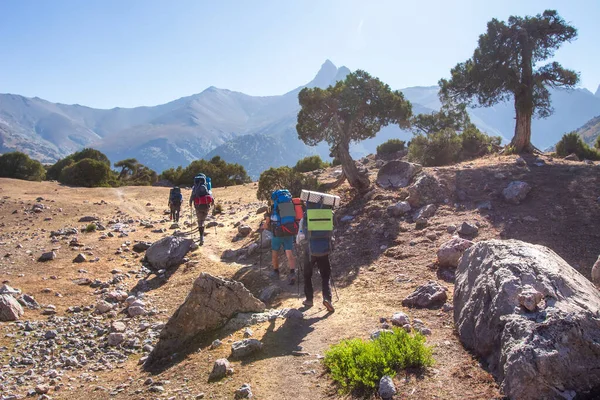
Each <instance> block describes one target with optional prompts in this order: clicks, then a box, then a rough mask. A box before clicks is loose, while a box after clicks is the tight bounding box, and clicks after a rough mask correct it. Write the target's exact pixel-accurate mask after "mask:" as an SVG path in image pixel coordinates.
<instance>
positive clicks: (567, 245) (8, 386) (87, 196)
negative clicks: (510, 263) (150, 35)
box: [0, 156, 600, 400]
mask: <svg viewBox="0 0 600 400" xmlns="http://www.w3.org/2000/svg"><path fill="white" fill-rule="evenodd" d="M516 158H517V157H516V156H493V157H488V158H484V159H479V160H476V161H473V162H466V163H462V164H459V165H454V166H448V167H440V168H424V170H425V172H427V173H428V174H430V175H431V176H434V177H436V178H437V180H438V182H439V183H440V186H439V193H436V196H437V198H438V199H439V201H438V202H437V203H436V205H435V207H434V208H433V209H432V210H433V213H432V214H431V215H430V216H428V217H427V218H426V219H425V221H422V220H421V221H419V218H417V216H415V215H414V214H415V213H416V212H417V210H418V208H414V209H413V210H412V211H411V212H409V213H407V214H405V215H403V216H397V217H394V216H392V215H390V213H389V211H388V207H390V206H393V205H395V204H397V203H398V202H399V201H402V200H405V199H406V197H407V195H408V193H407V191H406V190H405V189H393V188H392V189H384V188H381V187H377V186H374V189H373V190H372V191H371V192H369V193H368V194H367V195H366V196H359V195H357V194H356V193H355V192H354V190H352V189H350V188H349V187H348V186H346V185H343V186H341V187H340V188H338V189H336V193H337V194H339V195H340V196H341V198H342V207H341V208H340V209H339V210H338V211H337V212H336V218H337V228H336V247H335V251H334V253H333V255H332V257H331V259H332V265H333V277H334V283H335V288H336V291H334V306H335V308H336V311H335V312H334V313H327V312H326V310H325V308H324V307H323V306H322V305H321V304H320V302H319V301H317V302H315V306H314V307H312V308H310V309H304V308H301V307H302V304H301V301H302V299H303V295H302V294H301V293H300V296H298V287H297V286H296V285H293V286H290V285H288V284H287V282H286V279H285V278H286V274H285V272H287V270H288V269H287V265H286V263H283V266H282V270H283V272H284V273H283V274H282V276H281V278H280V280H276V281H275V280H274V279H273V278H271V277H269V275H268V272H269V271H270V268H271V267H270V258H271V257H270V250H263V251H260V250H257V249H256V248H255V247H256V246H253V245H252V244H253V243H255V242H257V241H259V236H260V235H259V234H258V233H257V232H256V230H257V229H258V226H259V223H260V221H261V220H262V218H263V214H262V213H257V210H258V209H259V208H260V207H262V206H264V205H265V204H264V203H261V202H258V201H257V200H256V190H257V184H256V183H252V184H247V185H244V186H236V187H228V188H219V189H215V190H214V192H215V197H216V199H217V203H220V204H222V206H223V213H222V214H219V215H216V216H214V217H213V216H211V217H210V220H209V222H211V224H210V225H216V226H211V227H210V228H208V229H207V236H206V239H205V245H204V246H202V247H198V248H195V249H194V250H193V251H191V252H190V253H188V254H187V258H186V259H185V260H184V262H183V263H182V264H181V265H180V266H179V267H176V268H173V269H171V270H168V271H166V272H165V273H162V272H161V273H159V274H158V275H155V274H151V275H149V274H148V271H147V270H146V269H145V268H143V266H142V259H143V258H144V250H145V247H146V246H145V245H144V244H143V242H156V241H157V240H159V239H161V238H163V237H165V236H168V235H171V234H173V233H176V234H178V235H182V236H185V237H189V238H196V239H197V232H196V231H194V229H193V228H192V226H191V224H190V221H193V219H192V218H191V214H190V212H191V210H190V208H189V207H187V204H186V203H187V196H189V194H190V191H189V190H184V192H183V194H184V207H183V209H182V216H181V220H180V221H179V226H177V227H176V226H173V225H172V221H169V218H168V215H167V214H166V213H165V211H166V208H167V207H166V206H167V197H168V188H156V187H122V188H118V189H114V188H98V189H83V188H70V187H65V186H61V185H59V184H57V183H51V182H42V183H35V182H25V181H18V180H10V179H0V277H1V278H2V283H4V284H6V285H8V286H10V287H11V288H14V289H16V290H18V291H20V292H19V293H14V297H15V298H21V299H23V298H25V300H27V299H31V298H33V301H32V300H28V301H29V303H27V304H28V306H27V305H26V306H24V307H23V309H24V314H23V315H22V316H21V318H20V319H19V320H18V321H15V322H0V396H2V398H3V399H9V398H22V397H23V398H24V397H25V396H27V395H28V393H29V394H31V395H34V396H39V397H40V398H53V399H72V400H74V399H82V398H85V399H89V400H92V399H107V398H114V399H200V398H233V395H234V392H235V391H236V390H237V389H238V388H240V386H242V384H244V383H248V384H250V386H251V388H252V393H253V394H254V396H255V397H256V398H259V399H320V398H351V396H350V395H341V394H339V393H338V391H337V388H336V387H335V385H334V384H333V383H332V381H331V379H330V377H329V376H328V374H327V373H326V371H325V369H324V367H323V366H322V362H321V359H322V355H323V354H324V353H325V352H326V351H327V349H328V348H329V346H331V345H332V344H335V343H338V342H339V341H340V340H342V339H347V338H355V337H360V338H365V339H367V338H368V337H369V335H370V334H371V333H372V332H373V331H375V330H377V329H380V328H381V327H382V323H386V322H385V321H389V319H390V318H391V316H392V315H393V314H394V313H395V312H398V311H403V312H405V313H406V314H407V315H409V316H410V318H411V320H412V321H413V322H412V323H413V326H416V325H421V326H422V327H425V328H427V329H426V330H427V331H429V332H428V334H427V344H428V345H430V346H432V347H433V355H434V358H435V365H434V366H433V367H432V368H429V369H427V370H426V371H406V372H403V373H402V375H400V376H398V377H396V379H395V380H396V387H397V388H398V391H399V393H398V395H397V398H403V399H404V398H412V399H495V398H497V399H500V398H502V394H501V393H500V390H499V387H498V385H497V383H496V382H495V380H494V379H493V377H492V376H491V374H490V373H489V372H487V371H486V369H485V368H484V367H485V366H482V365H481V364H480V362H479V360H477V359H476V358H475V357H474V356H473V355H472V354H470V353H469V352H468V351H466V350H465V349H464V348H463V346H462V344H461V342H460V341H459V339H458V336H457V335H456V332H455V329H454V320H453V312H452V304H453V302H452V299H453V289H454V284H453V282H454V272H453V271H452V270H451V269H447V268H440V267H439V266H438V264H437V261H436V258H437V256H436V252H437V250H438V248H439V247H440V245H441V244H442V243H444V242H446V241H448V240H449V239H451V238H452V237H453V235H455V234H456V232H457V231H458V232H460V234H461V236H463V237H467V238H469V239H471V240H473V241H475V242H478V241H482V240H486V239H492V238H499V239H520V240H523V241H526V242H530V243H535V244H542V245H545V246H547V247H549V248H550V249H552V250H554V251H555V252H556V253H557V254H558V255H560V256H561V257H562V258H564V259H565V260H566V261H567V262H568V263H569V264H570V265H571V266H573V267H574V268H575V269H577V270H578V271H579V272H581V273H582V274H583V275H584V276H586V277H588V278H589V277H590V271H591V268H592V265H593V264H594V262H595V261H596V259H597V257H598V254H599V252H600V250H599V249H600V233H599V232H598V230H597V229H595V228H596V225H597V221H599V220H600V197H599V196H600V182H599V176H600V167H599V166H597V165H593V164H592V165H590V164H586V163H583V162H569V161H563V160H556V159H554V160H552V159H551V158H550V157H548V156H540V157H539V158H535V157H531V158H525V160H524V161H525V162H524V163H518V162H516ZM361 163H362V164H363V165H364V166H365V167H366V168H367V169H368V170H369V172H370V174H371V180H372V182H374V181H375V180H376V177H377V173H378V171H379V168H380V167H381V166H382V165H383V162H382V161H381V160H376V159H375V157H374V156H369V157H367V158H365V159H363V160H361ZM317 175H318V176H319V178H320V180H322V181H328V180H333V179H334V177H335V175H336V169H335V168H332V169H329V170H324V171H320V172H319V173H317ZM512 181H523V182H526V183H527V184H529V185H530V186H531V191H530V192H529V193H528V194H527V197H526V198H525V199H524V200H523V201H522V202H521V203H520V204H512V203H508V202H506V201H505V200H504V199H503V196H502V191H503V190H504V189H505V188H506V187H507V185H508V184H509V183H510V182H512ZM85 217H89V218H85ZM88 220H89V221H92V222H83V221H88ZM80 221H81V222H80ZM212 222H214V224H213V223H212ZM465 222H466V223H468V225H469V226H470V227H471V228H474V230H472V231H470V232H469V231H468V229H466V230H462V229H461V225H462V224H463V223H465ZM91 223H93V224H95V228H97V229H95V230H92V227H89V228H88V225H90V224H91ZM238 225H247V226H249V227H250V228H251V229H252V232H251V233H250V234H249V235H247V236H238V232H239V230H238ZM86 228H88V229H89V230H90V232H86ZM195 235H196V236H195ZM136 245H137V246H136ZM136 250H137V251H139V252H137V251H136ZM47 252H54V255H55V258H54V259H51V260H49V261H45V262H43V261H39V258H40V256H42V254H43V253H47ZM78 254H82V255H83V256H84V258H85V260H82V261H83V262H75V261H74V260H75V259H76V257H77V256H78ZM201 272H206V273H209V274H211V275H215V276H221V277H224V278H227V279H234V280H237V281H241V282H242V283H244V285H245V286H246V287H247V288H248V289H249V290H250V291H251V292H252V293H253V294H254V295H255V296H256V297H259V296H261V294H263V290H264V289H265V288H267V287H269V286H272V285H275V286H277V287H278V288H279V289H278V290H277V291H280V293H279V294H276V295H275V296H273V297H271V298H270V299H269V300H268V302H267V306H268V308H272V309H277V310H281V309H300V311H302V312H303V316H302V318H281V317H280V318H274V319H272V320H270V321H264V322H258V323H257V324H253V325H251V326H250V327H249V329H250V330H251V332H246V335H251V336H252V337H253V338H256V339H259V340H260V341H261V342H262V343H263V349H262V350H261V351H260V352H257V353H256V354H254V355H252V356H250V357H248V358H244V359H242V361H232V367H233V368H234V373H233V375H230V376H227V377H226V378H224V379H222V380H221V381H219V382H209V380H208V377H209V374H210V372H211V369H212V367H213V363H214V361H215V360H216V359H219V358H227V357H228V356H229V354H230V350H231V343H232V342H234V341H236V340H240V339H241V338H243V337H244V329H239V330H236V331H233V332H232V331H230V330H217V331H214V332H210V333H209V334H208V335H207V336H205V337H204V338H203V339H202V340H201V341H199V342H198V343H194V345H193V346H188V348H186V349H185V351H184V352H182V353H179V354H173V356H172V357H171V360H170V361H169V362H167V363H164V364H162V365H161V366H160V368H155V369H153V370H151V371H150V372H147V371H145V370H144V369H143V368H142V366H141V365H140V360H141V359H143V357H146V356H147V355H148V353H149V352H150V351H151V350H152V348H153V347H154V346H155V345H156V343H157V341H158V340H159V334H160V331H161V330H162V328H163V327H164V324H165V323H166V322H167V321H168V320H169V318H170V317H171V316H172V315H173V313H174V312H175V311H176V310H177V308H178V307H179V306H180V305H181V304H182V303H183V302H184V300H185V298H186V296H187V294H188V292H189V291H190V289H191V287H192V284H193V282H194V280H195V279H196V278H197V277H198V276H199V275H200V273H201ZM316 277H317V280H318V274H316ZM429 281H435V282H437V283H439V284H440V285H442V286H444V287H445V288H447V291H446V293H447V297H448V299H447V301H446V302H445V303H444V304H442V305H439V306H435V307H430V308H409V307H405V306H403V305H402V300H403V299H404V298H406V297H407V296H408V295H410V294H411V293H412V292H413V291H414V290H415V289H416V288H417V287H419V286H421V285H423V284H426V283H428V282H429ZM315 288H316V289H317V295H316V298H315V300H320V283H319V282H316V284H315ZM301 291H302V283H300V292H301ZM23 295H28V296H23ZM131 295H133V296H135V299H132V300H131V301H134V300H135V301H138V303H137V304H138V305H140V307H142V308H143V313H140V315H136V316H130V314H131V312H130V311H128V307H127V305H126V304H129V303H128V302H129V301H130V300H129V299H128V300H125V298H127V297H129V296H131ZM25 300H23V301H25ZM104 301H107V302H108V304H109V310H107V311H106V312H102V313H100V312H98V307H99V303H101V302H104ZM25 303H26V301H25ZM34 303H37V304H38V305H39V307H36V305H35V304H34ZM415 319H418V320H420V321H421V323H419V322H415V321H414V320H415ZM115 334H117V335H115ZM111 335H112V336H111ZM214 339H219V340H220V341H222V345H221V346H219V347H216V348H213V347H211V343H212V342H213V340H214ZM11 396H13V397H11ZM44 396H46V397H44Z"/></svg>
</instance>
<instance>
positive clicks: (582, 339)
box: [454, 240, 600, 399]
mask: <svg viewBox="0 0 600 400" xmlns="http://www.w3.org/2000/svg"><path fill="white" fill-rule="evenodd" d="M531 288H533V289H534V290H535V291H536V292H539V294H535V293H533V292H532V291H531ZM527 292H529V293H531V296H529V295H527V296H525V297H524V296H523V293H527ZM540 297H541V300H540ZM544 299H545V301H544ZM538 300H540V302H539V303H538ZM523 303H525V304H526V305H527V306H525V307H523V305H524V304H523ZM535 303H537V308H536V310H537V311H535V312H533V313H532V312H530V311H529V310H528V308H527V307H529V308H533V304H535ZM599 313H600V293H599V292H598V290H597V289H596V288H595V287H594V286H593V284H592V283H591V282H589V281H588V280H587V279H586V278H585V277H584V276H583V275H581V274H580V273H579V272H577V270H575V269H574V268H572V267H571V266H570V265H568V264H567V263H566V262H565V261H564V260H563V259H562V258H560V257H559V256H558V255H557V254H556V253H555V252H553V251H552V250H550V249H548V248H546V247H544V246H540V245H534V244H529V243H525V242H521V241H517V240H502V241H500V240H489V241H485V242H480V243H477V244H475V245H474V246H473V247H471V248H470V249H468V250H467V251H466V252H465V254H464V255H463V257H462V259H461V262H460V264H459V266H458V269H457V273H456V284H455V289H454V322H455V326H456V330H457V332H458V335H459V338H460V340H461V342H462V343H463V345H464V346H465V347H466V348H467V349H469V350H471V351H473V352H474V353H475V354H477V356H479V357H481V358H482V359H483V360H486V361H487V363H488V367H489V370H490V371H491V372H492V374H493V375H495V377H496V379H497V380H498V382H499V383H500V386H501V390H502V392H503V393H504V394H505V395H506V396H507V397H508V398H514V399H517V398H519V399H529V398H530V399H541V398H547V399H559V398H570V399H572V398H574V397H575V394H580V393H588V392H590V391H591V390H593V389H595V388H597V385H598V382H600V357H598V350H597V346H598V343H600V319H598V317H597V316H598V315H599Z"/></svg>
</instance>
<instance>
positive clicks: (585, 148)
mask: <svg viewBox="0 0 600 400" xmlns="http://www.w3.org/2000/svg"><path fill="white" fill-rule="evenodd" d="M596 143H598V141H596ZM573 153H575V154H576V155H577V157H579V159H580V160H584V159H585V160H600V152H599V151H598V150H596V149H594V148H591V147H590V146H589V145H588V144H587V143H585V142H584V141H583V139H582V138H581V136H579V134H578V133H577V132H571V133H567V134H565V135H564V136H563V137H562V139H560V141H559V142H558V143H557V144H556V154H557V155H558V156H559V157H566V156H568V155H569V154H573Z"/></svg>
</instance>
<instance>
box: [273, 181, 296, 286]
mask: <svg viewBox="0 0 600 400" xmlns="http://www.w3.org/2000/svg"><path fill="white" fill-rule="evenodd" d="M265 222H266V226H265V227H266V228H267V229H269V230H270V231H271V232H272V233H273V239H272V240H271V257H272V262H273V272H272V276H273V277H274V278H278V277H279V250H280V249H281V248H282V247H283V249H284V251H285V255H286V257H287V260H288V264H289V266H290V272H289V276H288V283H289V284H290V285H293V284H294V283H296V258H295V257H294V236H295V235H296V234H297V233H298V223H297V222H296V212H295V209H294V203H293V202H292V195H291V194H290V192H289V191H288V190H286V189H281V190H276V191H274V192H273V193H272V194H271V206H270V207H269V211H267V214H266V215H265Z"/></svg>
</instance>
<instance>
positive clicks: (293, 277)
mask: <svg viewBox="0 0 600 400" xmlns="http://www.w3.org/2000/svg"><path fill="white" fill-rule="evenodd" d="M294 283H296V270H295V269H292V270H290V273H289V275H288V284H290V285H293V284H294Z"/></svg>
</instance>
